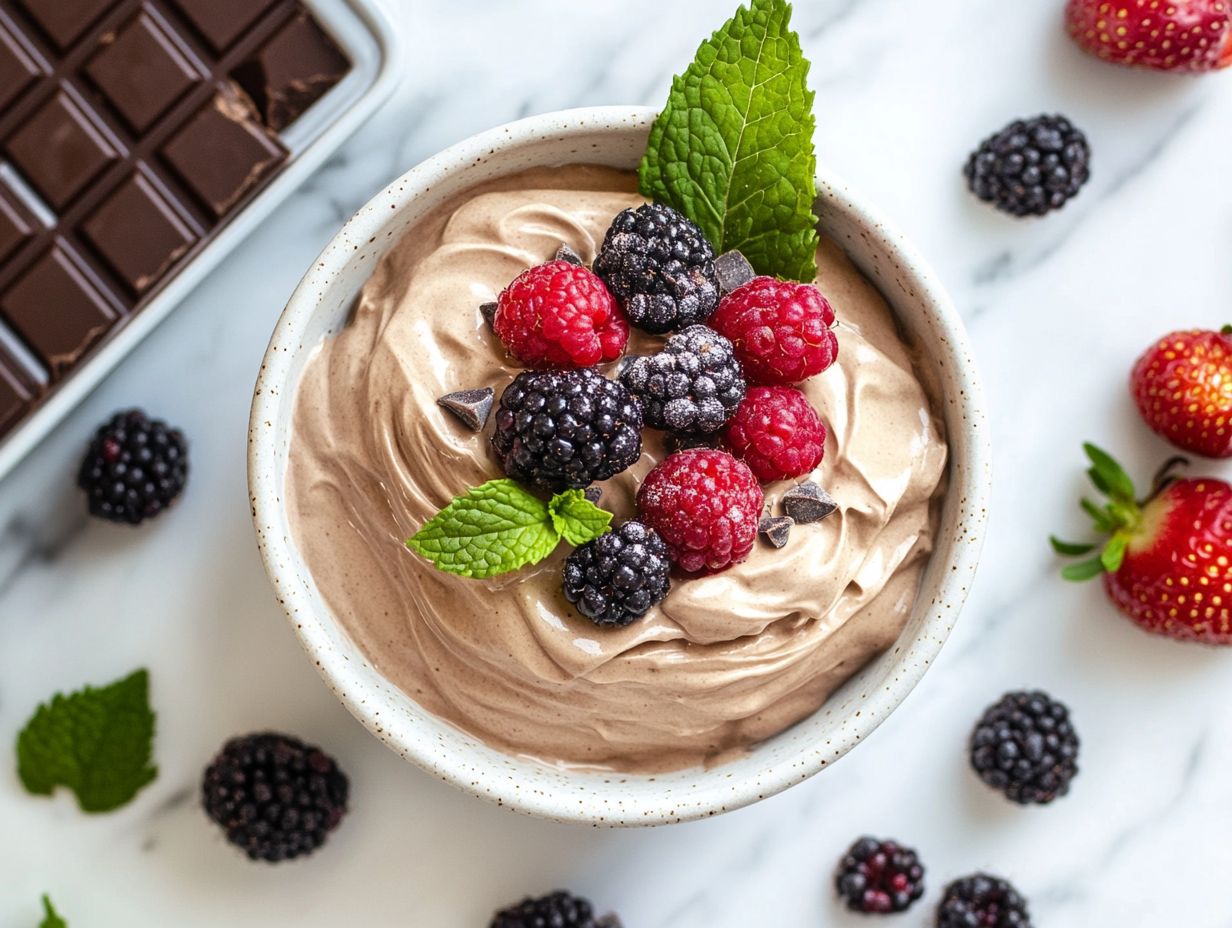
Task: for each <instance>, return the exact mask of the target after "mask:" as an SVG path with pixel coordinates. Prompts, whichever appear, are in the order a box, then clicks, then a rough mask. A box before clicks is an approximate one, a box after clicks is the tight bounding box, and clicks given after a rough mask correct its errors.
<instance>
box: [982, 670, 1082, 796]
mask: <svg viewBox="0 0 1232 928" xmlns="http://www.w3.org/2000/svg"><path fill="white" fill-rule="evenodd" d="M971 766H972V767H973V768H975V772H976V773H977V774H979V776H980V779H981V780H983V781H984V782H985V783H987V784H988V785H989V786H991V787H993V788H994V789H998V790H1000V791H1001V792H1003V793H1005V795H1006V796H1007V797H1008V798H1009V799H1010V800H1012V801H1013V802H1017V803H1019V804H1021V805H1031V804H1035V805H1046V804H1048V803H1050V802H1052V801H1053V800H1054V799H1057V798H1059V797H1061V796H1064V795H1065V794H1066V793H1068V792H1069V785H1070V781H1072V780H1073V779H1074V777H1075V776H1077V775H1078V735H1077V733H1076V732H1075V731H1074V726H1073V724H1072V723H1071V721H1070V717H1069V710H1068V709H1067V708H1066V707H1065V706H1064V705H1062V704H1061V703H1059V702H1057V701H1056V700H1054V699H1052V698H1051V697H1050V696H1049V695H1048V694H1047V693H1039V692H1036V693H1007V694H1006V695H1005V696H1004V697H1002V698H1001V700H1000V701H999V702H998V703H997V704H996V705H993V706H990V707H989V708H988V710H987V711H986V712H985V713H984V715H983V717H982V718H981V719H980V721H979V723H978V724H977V725H976V726H975V731H973V732H972V734H971Z"/></svg>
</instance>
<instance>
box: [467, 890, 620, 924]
mask: <svg viewBox="0 0 1232 928" xmlns="http://www.w3.org/2000/svg"><path fill="white" fill-rule="evenodd" d="M489 928H619V922H618V921H617V920H616V919H615V917H613V916H607V917H605V918H596V917H595V910H594V907H593V906H592V905H591V904H590V903H589V902H588V901H587V900H585V899H583V898H581V897H580V896H575V895H573V894H572V893H567V892H564V891H561V890H558V891H557V892H554V893H550V894H548V895H546V896H541V897H539V898H538V899H531V898H527V899H524V900H522V901H521V902H519V903H518V904H517V905H514V906H510V907H509V908H507V909H502V910H501V911H499V912H497V913H496V915H494V916H493V917H492V923H491V925H489Z"/></svg>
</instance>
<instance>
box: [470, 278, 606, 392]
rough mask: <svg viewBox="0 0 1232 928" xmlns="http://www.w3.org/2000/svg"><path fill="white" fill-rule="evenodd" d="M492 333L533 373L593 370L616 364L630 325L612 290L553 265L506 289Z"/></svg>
mask: <svg viewBox="0 0 1232 928" xmlns="http://www.w3.org/2000/svg"><path fill="white" fill-rule="evenodd" d="M492 328H493V330H495V332H496V335H497V337H499V338H500V340H501V341H502V342H503V343H504V345H505V347H506V348H507V349H508V350H509V353H510V354H511V355H513V356H514V357H515V358H517V359H518V360H519V361H521V362H522V363H523V364H525V365H526V366H527V367H532V368H537V369H544V368H575V367H592V366H594V365H595V364H602V363H604V362H607V361H615V360H616V359H617V358H619V357H620V356H621V355H622V354H624V351H625V345H627V344H628V342H629V323H628V322H626V321H625V317H624V314H623V313H622V312H621V310H620V307H619V306H618V305H617V304H616V300H615V298H614V297H613V296H612V294H611V293H609V292H608V289H607V286H606V285H605V284H604V283H603V281H602V280H600V279H599V278H598V277H597V276H596V275H595V274H593V273H592V272H591V271H589V270H588V269H587V268H584V267H579V266H578V265H576V264H571V263H570V262H568V261H550V262H548V263H547V264H541V265H539V266H538V267H532V268H531V269H530V270H528V271H525V272H524V273H523V274H522V275H521V276H520V277H518V278H517V279H516V280H515V281H514V282H513V283H511V284H510V285H509V286H508V287H506V288H505V289H504V291H503V292H502V293H501V295H500V298H499V299H498V300H497V303H496V315H495V316H494V317H493V318H492Z"/></svg>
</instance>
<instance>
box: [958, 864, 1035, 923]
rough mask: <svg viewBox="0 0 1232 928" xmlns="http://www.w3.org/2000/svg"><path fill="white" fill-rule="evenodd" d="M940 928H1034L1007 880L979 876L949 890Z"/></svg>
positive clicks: (984, 875)
mask: <svg viewBox="0 0 1232 928" xmlns="http://www.w3.org/2000/svg"><path fill="white" fill-rule="evenodd" d="M937 928H1031V915H1030V913H1029V912H1028V911H1027V900H1026V899H1024V898H1023V897H1022V895H1021V894H1020V893H1019V892H1018V890H1016V889H1015V888H1014V887H1013V886H1011V885H1010V884H1009V883H1008V882H1007V881H1006V880H1002V879H999V878H998V877H995V876H988V875H987V874H985V873H977V874H975V875H974V876H969V877H966V878H964V879H961V880H955V881H954V882H953V883H951V884H950V885H949V886H947V887H946V889H945V897H944V898H943V899H942V900H941V905H940V907H939V908H938V909H937Z"/></svg>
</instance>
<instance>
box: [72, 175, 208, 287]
mask: <svg viewBox="0 0 1232 928" xmlns="http://www.w3.org/2000/svg"><path fill="white" fill-rule="evenodd" d="M81 232H82V235H83V236H84V237H85V239H86V241H88V242H89V243H90V244H91V245H92V246H93V247H94V250H95V251H97V252H98V254H99V256H100V257H102V259H103V260H104V261H106V262H107V265H108V267H110V268H111V269H112V270H113V271H114V272H115V274H116V276H117V277H119V278H120V280H122V281H123V282H124V285H125V286H126V287H127V288H128V290H129V292H130V293H132V294H133V296H140V295H141V294H143V293H145V291H147V290H148V289H150V287H152V286H153V285H154V284H156V283H157V282H158V281H159V280H161V279H162V277H163V275H164V274H166V273H167V271H169V270H170V269H171V266H172V265H173V264H175V262H176V261H178V260H179V259H180V258H181V257H183V256H184V255H185V254H187V253H188V250H189V249H190V248H191V247H192V246H193V244H194V243H195V242H196V241H197V238H198V236H197V233H196V232H195V231H194V230H193V229H192V228H191V227H190V226H189V224H188V220H187V219H186V217H184V216H182V215H181V214H180V213H178V212H177V211H176V210H175V208H174V207H173V206H171V204H170V203H168V202H167V200H166V199H165V198H164V197H163V195H162V194H161V193H160V192H159V191H158V190H157V189H156V187H155V182H154V181H153V180H152V178H150V177H148V176H147V175H146V174H145V173H144V172H142V171H138V172H136V173H134V174H132V175H131V176H130V177H129V178H128V179H127V180H125V181H124V182H123V183H122V184H120V186H119V187H117V188H116V190H115V191H114V192H113V193H112V194H111V195H110V196H109V197H107V199H106V200H104V201H103V204H102V206H100V207H99V208H98V209H97V210H95V211H94V212H93V213H92V214H91V215H90V218H88V219H87V220H86V221H85V222H84V223H82V226H81Z"/></svg>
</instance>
